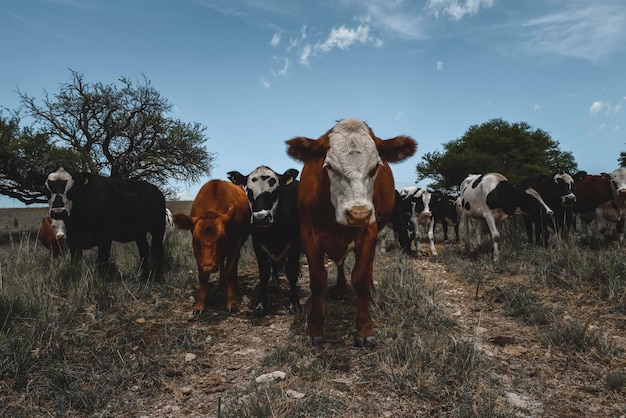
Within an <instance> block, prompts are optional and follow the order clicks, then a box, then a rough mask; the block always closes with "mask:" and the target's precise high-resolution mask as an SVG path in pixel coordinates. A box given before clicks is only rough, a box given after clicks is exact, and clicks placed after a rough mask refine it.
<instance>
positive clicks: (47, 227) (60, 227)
mask: <svg viewBox="0 0 626 418" xmlns="http://www.w3.org/2000/svg"><path fill="white" fill-rule="evenodd" d="M37 238H38V239H39V242H40V243H41V244H42V245H43V246H44V247H46V248H47V249H49V250H50V254H51V255H52V257H54V258H56V257H58V256H59V255H61V254H62V253H64V252H66V251H67V241H66V233H65V222H63V221H62V220H61V219H52V218H51V217H50V216H45V217H44V218H43V220H42V221H41V225H39V231H38V232H37Z"/></svg>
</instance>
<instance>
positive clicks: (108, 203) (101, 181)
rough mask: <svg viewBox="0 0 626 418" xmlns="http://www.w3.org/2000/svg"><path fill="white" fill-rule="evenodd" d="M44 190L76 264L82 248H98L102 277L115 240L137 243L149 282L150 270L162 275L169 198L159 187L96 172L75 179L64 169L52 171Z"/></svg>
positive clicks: (143, 272)
mask: <svg viewBox="0 0 626 418" xmlns="http://www.w3.org/2000/svg"><path fill="white" fill-rule="evenodd" d="M45 186H46V189H47V191H48V194H49V196H48V197H49V205H50V217H52V218H53V219H61V220H63V221H64V222H65V227H66V230H67V245H68V247H69V249H70V252H71V255H72V260H73V262H74V263H77V262H78V260H79V259H80V256H81V254H82V250H87V249H90V248H93V247H98V255H97V261H98V268H99V270H100V272H102V273H104V272H106V269H105V268H106V266H107V264H108V263H109V261H110V257H111V243H112V241H117V242H132V241H134V242H136V244H137V248H138V249H139V256H140V259H141V265H140V269H141V275H142V277H144V278H147V277H148V273H149V270H152V272H153V273H154V274H155V276H157V277H158V274H159V270H160V267H161V264H162V261H163V236H164V233H165V216H166V211H165V198H164V197H163V193H161V191H160V190H159V189H158V188H157V187H156V186H154V185H152V184H150V183H147V182H145V181H136V180H125V179H115V178H110V177H103V176H100V175H97V174H92V173H80V174H77V175H71V174H70V173H68V172H67V171H65V170H64V169H63V168H59V169H58V170H57V171H55V172H53V173H50V174H49V175H48V178H47V179H46V182H45ZM148 233H150V235H151V237H152V238H151V244H152V248H150V244H148V239H147V234H148ZM149 260H150V262H149Z"/></svg>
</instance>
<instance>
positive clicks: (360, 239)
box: [286, 119, 417, 347]
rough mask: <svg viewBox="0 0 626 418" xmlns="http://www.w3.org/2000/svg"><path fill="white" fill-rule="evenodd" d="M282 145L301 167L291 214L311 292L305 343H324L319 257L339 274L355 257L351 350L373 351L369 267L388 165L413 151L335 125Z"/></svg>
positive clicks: (381, 219) (385, 215) (387, 203)
mask: <svg viewBox="0 0 626 418" xmlns="http://www.w3.org/2000/svg"><path fill="white" fill-rule="evenodd" d="M286 143H287V144H288V148H287V153H288V154H289V156H291V157H293V158H295V159H297V160H300V161H302V162H304V167H303V169H302V173H301V175H300V187H299V189H298V211H299V213H300V236H301V240H302V248H303V251H304V253H305V255H306V257H307V260H308V264H309V273H310V286H311V311H310V314H309V317H308V323H307V327H306V335H307V336H308V337H309V338H310V339H311V342H312V343H313V344H314V345H316V344H320V343H322V342H323V330H324V296H325V294H326V287H327V284H328V272H327V271H326V268H325V266H324V256H325V255H328V257H329V258H330V259H331V260H333V261H334V262H335V263H336V264H337V265H338V266H342V264H343V261H344V260H345V258H346V256H347V255H348V253H349V252H350V251H354V253H355V264H354V268H353V270H352V274H351V282H352V287H353V289H354V292H355V294H356V307H357V313H356V336H355V345H356V346H358V347H363V346H368V347H371V346H375V345H376V337H375V336H374V327H373V325H372V318H371V316H370V299H371V293H370V292H371V286H372V285H373V280H372V267H373V263H374V253H375V247H376V238H377V235H378V231H379V230H380V229H382V228H383V227H384V226H385V224H386V223H387V222H388V220H389V218H390V216H391V213H392V211H393V206H394V201H395V188H394V180H393V174H392V172H391V169H390V168H389V165H388V163H390V162H391V163H393V162H397V161H402V160H404V159H406V158H408V157H410V156H412V155H413V154H414V153H415V150H416V148H417V144H416V142H415V140H413V139H412V138H410V137H408V136H404V135H401V136H397V137H394V138H391V139H387V140H383V139H380V138H378V137H377V136H376V135H374V132H373V131H372V130H371V129H370V127H369V126H367V124H366V123H365V122H363V121H361V120H358V119H342V120H340V121H338V122H337V124H336V125H335V126H334V127H333V128H331V129H330V130H329V131H328V132H326V133H325V134H324V135H322V136H321V137H319V138H318V139H309V138H304V137H296V138H292V139H290V140H288V141H286ZM339 270H340V271H341V270H342V269H341V268H339ZM337 290H338V293H339V295H340V296H341V295H343V294H344V293H345V291H346V279H345V276H343V277H342V275H340V277H338V278H337Z"/></svg>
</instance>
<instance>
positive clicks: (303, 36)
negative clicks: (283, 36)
mask: <svg viewBox="0 0 626 418" xmlns="http://www.w3.org/2000/svg"><path fill="white" fill-rule="evenodd" d="M306 26H307V24H306V23H305V24H304V25H302V27H301V28H300V37H301V38H302V39H306Z"/></svg>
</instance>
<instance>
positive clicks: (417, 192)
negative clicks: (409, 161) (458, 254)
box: [400, 186, 437, 255]
mask: <svg viewBox="0 0 626 418" xmlns="http://www.w3.org/2000/svg"><path fill="white" fill-rule="evenodd" d="M400 196H401V197H402V202H403V203H402V206H403V207H404V209H405V211H406V212H407V214H409V219H410V222H411V224H412V225H413V231H414V232H415V235H414V238H413V239H414V240H415V251H416V252H417V254H418V255H419V253H420V241H421V239H422V231H421V227H424V228H426V230H427V231H428V232H427V236H428V240H429V241H430V253H431V254H432V255H437V250H436V249H435V238H434V232H433V230H434V225H435V223H434V219H433V216H432V212H431V210H430V199H431V194H430V192H429V191H428V190H425V189H420V188H419V187H415V186H410V187H405V188H403V189H402V190H401V191H400Z"/></svg>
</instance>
